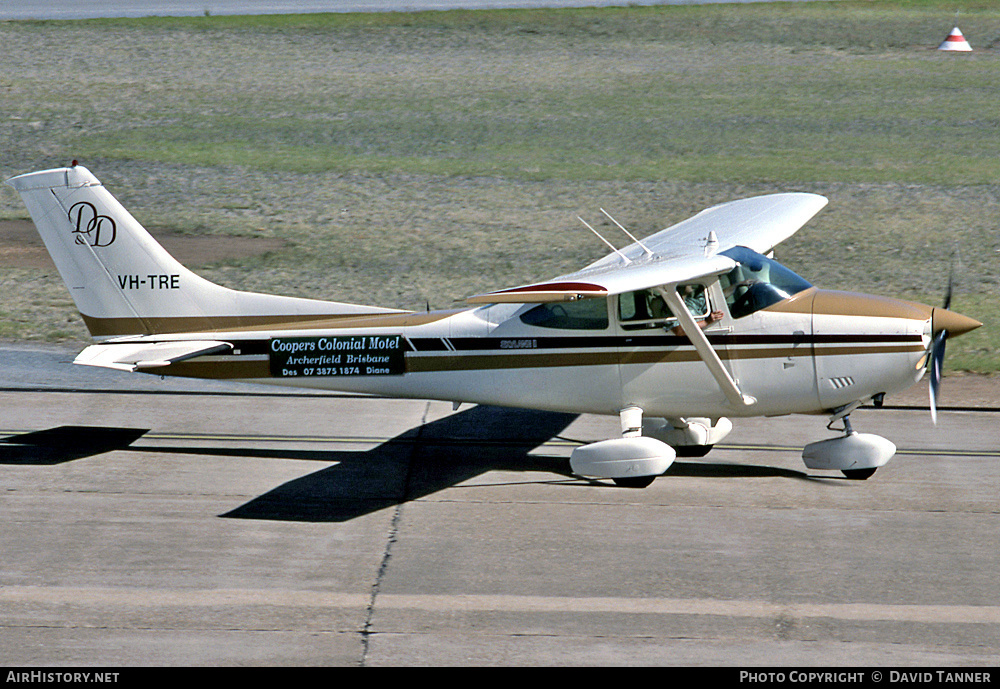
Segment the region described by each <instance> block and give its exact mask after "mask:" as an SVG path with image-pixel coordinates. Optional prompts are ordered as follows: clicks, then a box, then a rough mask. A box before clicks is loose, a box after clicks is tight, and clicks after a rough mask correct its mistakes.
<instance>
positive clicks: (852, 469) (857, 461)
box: [802, 403, 896, 481]
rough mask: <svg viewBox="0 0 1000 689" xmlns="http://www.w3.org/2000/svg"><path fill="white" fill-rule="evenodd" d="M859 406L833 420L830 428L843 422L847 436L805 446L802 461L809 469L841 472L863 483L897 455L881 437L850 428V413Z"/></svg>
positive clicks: (891, 444)
mask: <svg viewBox="0 0 1000 689" xmlns="http://www.w3.org/2000/svg"><path fill="white" fill-rule="evenodd" d="M858 406H860V403H856V404H853V405H849V406H848V407H845V408H844V409H842V410H840V411H838V412H837V413H835V414H834V415H833V416H832V417H831V418H830V424H829V425H828V426H827V428H829V427H830V426H832V425H833V424H834V422H836V421H837V419H843V420H844V428H843V432H844V435H842V436H840V437H839V438H831V439H829V440H821V441H819V442H815V443H809V444H808V445H806V446H805V448H804V449H803V450H802V460H803V461H804V462H805V464H806V466H807V467H809V468H810V469H832V470H839V471H840V472H841V473H842V474H843V475H844V476H846V477H847V478H849V479H852V480H857V481H863V480H865V479H867V478H870V477H871V476H872V475H873V474H874V473H875V471H876V470H877V469H878V468H879V467H880V466H884V465H885V463H886V462H888V461H889V460H890V459H892V457H893V455H895V454H896V446H895V445H894V444H893V443H892V442H890V441H889V440H886V439H885V438H883V437H882V436H879V435H873V434H871V433H858V432H857V431H855V430H854V429H853V428H852V427H851V420H850V418H849V417H850V413H851V412H852V411H854V409H856V408H857V407H858ZM831 430H833V429H831Z"/></svg>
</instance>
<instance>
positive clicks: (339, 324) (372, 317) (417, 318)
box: [80, 311, 458, 337]
mask: <svg viewBox="0 0 1000 689" xmlns="http://www.w3.org/2000/svg"><path fill="white" fill-rule="evenodd" d="M457 312H458V311H433V312H429V313H418V312H409V311H406V312H401V313H391V312H390V313H370V314H311V315H287V316H211V317H209V316H165V317H158V318H152V317H147V318H143V319H139V318H94V317H92V316H88V315H86V314H80V315H81V316H82V317H83V322H84V323H85V324H86V326H87V329H88V330H89V331H90V334H91V335H92V336H94V337H120V336H123V335H139V334H146V335H169V334H176V333H219V332H226V333H234V332H248V331H254V330H281V329H284V330H331V329H337V328H399V327H404V326H413V325H425V324H427V323H433V322H435V321H439V320H442V319H444V318H447V317H449V316H452V315H454V314H455V313H457Z"/></svg>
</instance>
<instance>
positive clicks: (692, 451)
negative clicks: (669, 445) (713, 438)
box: [674, 445, 715, 457]
mask: <svg viewBox="0 0 1000 689" xmlns="http://www.w3.org/2000/svg"><path fill="white" fill-rule="evenodd" d="M713 447H715V445H678V446H677V447H675V448H674V452H676V453H677V456H678V457H704V456H705V455H707V454H708V453H709V452H711V451H712V448H713Z"/></svg>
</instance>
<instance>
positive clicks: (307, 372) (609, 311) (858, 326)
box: [155, 282, 935, 417]
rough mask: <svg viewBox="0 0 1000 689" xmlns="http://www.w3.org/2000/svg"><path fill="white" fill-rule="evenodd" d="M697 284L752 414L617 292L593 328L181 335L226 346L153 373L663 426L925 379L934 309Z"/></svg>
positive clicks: (505, 308) (378, 325) (365, 325)
mask: <svg viewBox="0 0 1000 689" xmlns="http://www.w3.org/2000/svg"><path fill="white" fill-rule="evenodd" d="M707 288H708V297H709V299H710V300H711V302H712V304H713V305H714V306H719V307H721V309H720V310H722V311H723V317H722V318H721V319H720V320H718V321H716V322H714V323H712V324H711V325H709V326H708V327H706V328H705V330H704V332H705V334H706V335H707V337H708V340H709V342H710V343H711V344H712V346H713V348H714V349H715V351H716V352H717V353H718V354H719V357H720V359H721V360H722V361H723V363H724V365H725V366H726V368H727V369H728V371H729V372H730V374H731V376H732V377H733V378H734V379H735V381H736V382H737V384H738V385H739V386H740V388H741V389H742V390H743V392H744V393H746V394H748V395H751V396H752V397H754V398H755V399H756V400H757V401H756V403H755V404H753V405H750V406H747V407H742V408H736V407H734V406H733V405H732V404H731V403H730V402H729V401H728V400H727V398H726V396H725V395H724V394H723V393H722V391H721V390H720V387H719V385H718V384H717V382H716V380H715V379H714V378H713V377H712V375H711V374H710V373H709V371H708V369H707V368H706V366H705V364H704V362H703V361H702V360H701V358H700V357H699V355H698V353H697V352H696V351H695V348H694V347H693V346H692V344H691V342H690V340H689V339H688V338H687V337H686V336H685V335H684V334H683V333H679V332H677V328H676V323H674V322H669V321H668V322H667V323H666V324H664V325H655V324H654V326H653V327H641V328H638V327H634V326H631V327H630V324H629V323H628V322H627V321H625V320H623V319H622V318H621V310H620V309H621V306H620V304H619V299H620V298H622V297H620V296H619V295H615V296H612V297H608V298H604V299H595V300H588V301H593V302H595V303H593V304H591V305H590V306H589V309H590V311H591V312H593V313H600V311H601V310H603V311H604V313H605V318H604V319H603V320H602V319H601V318H600V317H598V318H596V319H594V318H591V319H590V321H589V322H588V321H587V320H586V319H584V320H583V322H573V321H572V320H567V319H562V320H560V318H561V317H560V316H559V315H558V313H559V305H555V306H552V307H550V315H551V313H553V312H554V313H555V314H556V315H554V316H551V317H549V318H548V319H541V320H538V319H534V322H532V320H533V319H532V318H526V314H529V312H533V311H537V310H538V308H539V305H536V304H494V305H489V306H481V307H477V308H469V309H462V310H457V311H432V312H428V313H409V314H387V315H374V316H368V317H360V318H351V319H339V320H338V321H336V322H330V321H328V320H327V321H325V322H324V321H323V320H317V321H313V322H308V323H302V324H299V325H291V326H290V327H288V326H286V327H284V328H276V327H274V326H270V327H267V328H266V329H264V328H260V329H257V328H252V329H238V330H232V331H219V330H215V331H212V332H205V333H198V334H196V333H184V334H179V335H177V336H176V337H177V339H191V338H192V337H204V338H206V339H207V338H211V339H217V340H224V341H226V342H229V343H231V344H232V345H233V352H232V353H231V354H223V355H217V356H208V357H199V358H198V359H196V360H192V361H187V362H179V363H175V364H173V365H171V366H169V367H167V368H166V369H163V370H162V371H160V370H158V371H155V372H156V373H162V374H168V375H183V376H196V377H209V378H226V379H235V380H245V381H250V382H256V383H268V384H278V385H292V386H303V387H312V388H323V389H332V390H341V391H353V392H363V393H372V394H378V395H388V396H397V397H412V398H425V399H440V400H449V401H456V402H474V403H480V404H492V405H501V406H516V407H526V408H535V409H544V410H552V411H570V412H588V413H596V414H618V412H619V410H620V409H622V408H625V407H628V406H638V407H640V408H642V409H643V410H644V412H645V413H646V414H647V415H652V416H663V417H677V416H706V417H720V416H757V415H778V414H790V413H821V412H827V411H830V410H833V409H836V408H838V407H841V406H843V405H847V404H850V403H852V402H854V401H857V400H863V399H867V398H870V397H872V396H873V395H876V394H879V393H885V394H892V393H894V392H897V391H900V390H903V389H905V388H907V387H909V386H910V385H912V384H913V383H915V382H916V381H917V380H919V379H920V378H921V376H922V375H923V373H924V366H923V361H922V360H923V358H924V355H925V352H926V351H927V348H928V345H929V343H930V340H931V336H932V332H933V322H932V316H933V314H934V311H935V309H933V308H932V307H929V306H924V305H921V304H914V303H910V302H904V301H899V300H894V299H887V298H883V297H874V296H868V295H862V294H854V293H846V292H832V291H825V290H818V289H816V288H809V289H806V290H804V291H802V292H800V293H798V294H796V295H793V296H791V297H789V298H787V299H784V300H781V301H779V302H777V303H775V304H772V305H770V306H767V307H766V308H763V309H760V310H757V311H755V312H753V313H750V314H747V315H743V316H742V317H740V318H738V319H737V318H733V316H732V314H731V313H730V312H729V311H728V310H727V309H726V303H725V302H726V300H725V298H724V296H723V294H722V291H721V287H720V286H719V283H718V282H714V283H712V284H710V285H708V286H707ZM588 326H589V327H588ZM172 337H173V336H169V335H166V336H158V337H156V338H155V339H156V340H158V341H164V340H169V339H172ZM376 345H379V346H376Z"/></svg>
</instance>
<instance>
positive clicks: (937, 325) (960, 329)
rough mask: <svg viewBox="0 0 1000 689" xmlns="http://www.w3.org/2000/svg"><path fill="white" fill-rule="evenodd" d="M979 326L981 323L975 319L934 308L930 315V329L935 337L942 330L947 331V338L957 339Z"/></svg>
mask: <svg viewBox="0 0 1000 689" xmlns="http://www.w3.org/2000/svg"><path fill="white" fill-rule="evenodd" d="M981 325H982V323H980V322H979V321H977V320H976V319H975V318H969V317H968V316H963V315H962V314H960V313H955V312H954V311H949V310H948V309H941V308H935V309H934V312H933V313H932V314H931V329H932V330H933V331H934V334H935V335H936V334H937V333H939V332H941V331H942V330H947V331H948V337H957V336H959V335H963V334H965V333H967V332H969V331H970V330H975V329H976V328H978V327H979V326H981Z"/></svg>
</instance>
